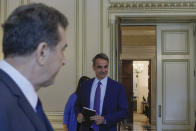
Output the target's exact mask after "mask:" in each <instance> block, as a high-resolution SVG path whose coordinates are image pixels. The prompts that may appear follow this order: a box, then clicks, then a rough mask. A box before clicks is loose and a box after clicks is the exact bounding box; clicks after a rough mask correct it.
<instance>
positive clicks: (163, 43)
mask: <svg viewBox="0 0 196 131" xmlns="http://www.w3.org/2000/svg"><path fill="white" fill-rule="evenodd" d="M193 43H194V42H193V25H192V24H180V23H179V24H159V25H157V130H158V131H160V130H171V129H174V130H193V116H194V115H193V114H194V113H193V104H194V103H193V102H192V101H191V100H192V98H193V91H192V90H193V82H194V81H193V78H194V77H193V63H194V59H193V57H194V56H193V49H194V47H193V46H194V45H193Z"/></svg>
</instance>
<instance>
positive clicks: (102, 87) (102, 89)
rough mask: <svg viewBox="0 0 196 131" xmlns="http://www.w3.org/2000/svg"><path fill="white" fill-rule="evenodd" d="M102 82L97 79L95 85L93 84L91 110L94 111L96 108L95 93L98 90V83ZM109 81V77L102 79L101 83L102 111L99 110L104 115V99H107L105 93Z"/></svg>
mask: <svg viewBox="0 0 196 131" xmlns="http://www.w3.org/2000/svg"><path fill="white" fill-rule="evenodd" d="M99 81H100V80H98V79H97V78H95V79H94V81H93V84H92V88H91V94H90V109H93V107H94V99H95V92H96V89H97V85H98V82H99ZM107 81H108V77H105V78H104V79H102V80H101V81H100V82H101V85H100V86H101V99H100V110H99V114H98V115H101V114H102V108H103V101H104V97H105V91H106V86H107Z"/></svg>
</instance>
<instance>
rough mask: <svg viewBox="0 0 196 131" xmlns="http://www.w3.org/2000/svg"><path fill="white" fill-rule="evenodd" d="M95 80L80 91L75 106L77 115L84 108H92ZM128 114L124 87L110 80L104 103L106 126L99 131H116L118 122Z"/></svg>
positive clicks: (103, 125)
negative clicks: (91, 101) (91, 96)
mask: <svg viewBox="0 0 196 131" xmlns="http://www.w3.org/2000/svg"><path fill="white" fill-rule="evenodd" d="M93 81H94V78H93V79H90V80H87V81H85V82H84V83H83V84H82V85H83V86H82V88H81V89H80V90H79V93H78V98H77V100H76V104H75V113H76V114H78V113H80V112H81V111H82V107H84V106H85V107H90V93H91V88H92V84H93ZM127 113H128V104H127V98H126V94H125V91H124V87H123V86H122V85H121V84H120V83H118V82H116V81H114V80H112V79H110V78H108V81H107V86H106V92H105V97H104V101H103V108H102V116H104V119H105V120H106V124H102V125H100V126H99V131H116V130H117V122H119V121H121V120H123V119H124V118H125V117H126V116H127Z"/></svg>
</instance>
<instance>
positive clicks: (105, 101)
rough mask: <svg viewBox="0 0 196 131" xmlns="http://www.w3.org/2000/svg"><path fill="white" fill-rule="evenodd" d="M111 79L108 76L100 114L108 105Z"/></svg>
mask: <svg viewBox="0 0 196 131" xmlns="http://www.w3.org/2000/svg"><path fill="white" fill-rule="evenodd" d="M112 88H113V87H112V80H111V79H110V78H109V77H108V81H107V86H106V91H105V96H104V100H103V107H102V114H103V113H104V110H105V107H106V106H107V105H108V102H107V101H108V99H109V95H110V94H111V93H112Z"/></svg>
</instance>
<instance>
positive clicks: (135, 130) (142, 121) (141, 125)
mask: <svg viewBox="0 0 196 131" xmlns="http://www.w3.org/2000/svg"><path fill="white" fill-rule="evenodd" d="M133 121H134V122H133V123H127V122H124V123H123V124H121V126H120V131H156V127H155V125H154V126H153V125H150V124H149V122H148V121H149V120H148V118H147V117H146V116H145V115H144V114H137V113H135V112H134V115H133Z"/></svg>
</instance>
